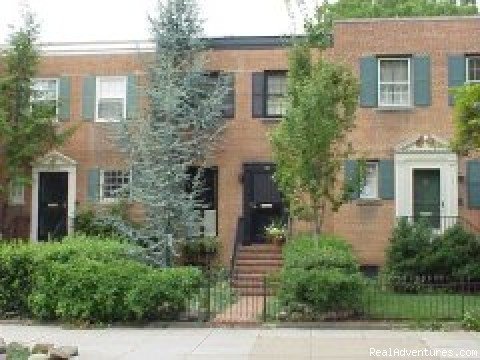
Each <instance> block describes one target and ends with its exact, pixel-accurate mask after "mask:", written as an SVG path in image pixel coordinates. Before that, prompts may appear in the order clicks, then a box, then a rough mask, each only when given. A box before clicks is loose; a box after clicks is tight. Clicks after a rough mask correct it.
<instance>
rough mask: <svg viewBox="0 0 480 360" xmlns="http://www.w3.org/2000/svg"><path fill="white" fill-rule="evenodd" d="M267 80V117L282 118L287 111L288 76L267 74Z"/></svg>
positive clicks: (279, 73) (284, 74)
mask: <svg viewBox="0 0 480 360" xmlns="http://www.w3.org/2000/svg"><path fill="white" fill-rule="evenodd" d="M265 79H266V94H265V95H266V96H265V98H266V115H267V117H282V116H283V115H285V111H286V109H287V97H286V95H287V74H286V72H284V71H282V72H267V73H266V75H265Z"/></svg>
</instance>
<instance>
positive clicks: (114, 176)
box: [102, 170, 130, 199]
mask: <svg viewBox="0 0 480 360" xmlns="http://www.w3.org/2000/svg"><path fill="white" fill-rule="evenodd" d="M129 182H130V171H124V170H107V171H103V185H102V186H103V188H102V193H103V198H104V199H114V198H116V197H117V196H118V193H119V191H120V190H121V189H122V188H123V187H124V186H125V185H127V184H128V183H129Z"/></svg>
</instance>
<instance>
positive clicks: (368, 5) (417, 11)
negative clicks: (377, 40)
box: [288, 0, 478, 48]
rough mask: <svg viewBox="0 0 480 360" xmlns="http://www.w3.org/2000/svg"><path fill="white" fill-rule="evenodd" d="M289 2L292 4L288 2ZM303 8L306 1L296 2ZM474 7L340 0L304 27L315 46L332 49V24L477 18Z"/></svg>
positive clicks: (446, 1) (423, 0)
mask: <svg viewBox="0 0 480 360" xmlns="http://www.w3.org/2000/svg"><path fill="white" fill-rule="evenodd" d="M288 2H290V1H288ZM296 2H297V4H300V5H302V4H303V3H304V2H305V0H297V1H296ZM477 12H478V10H477V8H476V7H475V6H474V5H457V4H456V3H455V2H452V1H450V0H375V1H372V0H337V1H335V2H333V1H325V2H323V4H322V5H320V6H318V8H317V11H316V13H315V16H314V18H313V19H309V20H307V21H306V23H305V29H306V33H307V35H308V37H309V41H310V43H311V44H312V45H315V46H318V47H320V48H325V47H329V46H330V45H331V39H332V38H331V35H332V28H333V22H334V21H335V20H341V19H354V18H395V17H418V16H456V15H474V14H477Z"/></svg>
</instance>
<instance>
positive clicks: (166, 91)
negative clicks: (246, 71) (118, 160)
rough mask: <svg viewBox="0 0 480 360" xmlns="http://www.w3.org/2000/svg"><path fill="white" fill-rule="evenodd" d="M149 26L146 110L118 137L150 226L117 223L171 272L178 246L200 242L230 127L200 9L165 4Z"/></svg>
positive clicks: (223, 84) (222, 82) (222, 80)
mask: <svg viewBox="0 0 480 360" xmlns="http://www.w3.org/2000/svg"><path fill="white" fill-rule="evenodd" d="M149 20H150V23H151V28H152V34H153V38H154V41H155V45H156V48H155V53H154V56H153V59H152V62H151V63H150V64H149V67H148V71H147V75H148V76H147V84H146V86H145V89H144V94H145V95H146V96H145V97H146V99H147V100H148V101H147V105H146V107H145V109H144V110H142V111H139V112H138V114H137V115H136V116H133V117H130V118H127V119H126V120H125V121H124V122H122V126H121V131H120V140H121V141H120V144H121V147H122V149H123V150H124V151H125V152H126V153H127V154H128V159H129V161H130V165H131V168H132V181H131V183H130V185H129V186H128V189H126V190H127V191H125V194H126V195H127V193H128V197H129V198H130V199H131V201H133V202H134V203H138V204H141V206H142V208H143V210H144V214H145V221H144V222H142V225H141V226H139V227H132V226H130V225H129V224H128V223H127V222H124V221H120V220H119V219H117V221H116V223H117V227H118V228H119V230H120V231H121V232H122V233H123V234H126V235H127V236H128V237H130V238H132V239H133V240H134V241H136V242H137V243H140V244H141V245H143V246H144V247H145V248H146V249H147V253H148V255H149V257H150V259H151V260H154V261H155V262H156V263H159V264H167V263H168V254H169V253H170V252H171V251H172V249H173V248H174V244H175V243H176V242H179V241H194V239H195V238H196V237H198V236H199V235H200V230H201V223H202V214H201V208H202V203H201V201H200V200H199V199H200V195H201V193H202V192H203V189H204V183H203V179H202V173H203V172H202V168H204V167H205V164H206V161H207V158H208V157H209V155H211V154H212V152H213V151H214V150H215V148H216V146H217V145H218V143H219V140H220V138H221V135H222V132H223V130H224V127H225V120H224V118H223V116H222V109H223V104H224V99H225V97H226V95H227V92H228V85H227V84H228V80H227V77H226V76H218V77H213V76H210V75H209V74H208V72H207V71H206V63H207V52H206V50H207V48H206V44H205V42H204V37H203V30H202V22H201V20H200V18H199V12H198V7H197V4H196V1H194V0H167V1H164V2H163V4H162V3H160V2H159V4H158V13H157V14H156V16H154V17H150V18H149ZM192 166H195V167H198V168H199V169H200V170H199V171H198V172H197V174H196V175H195V176H194V177H193V178H192V177H191V175H189V174H188V169H189V167H192ZM187 184H188V186H187Z"/></svg>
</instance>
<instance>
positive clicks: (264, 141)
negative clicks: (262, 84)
mask: <svg viewBox="0 0 480 360" xmlns="http://www.w3.org/2000/svg"><path fill="white" fill-rule="evenodd" d="M479 38H480V18H478V17H473V18H436V19H409V20H401V19H397V20H359V21H355V20H352V21H342V22H338V23H336V25H335V30H334V47H333V48H332V49H329V50H328V51H327V52H326V54H325V56H326V57H328V58H330V59H331V60H334V61H337V62H341V63H344V64H346V65H347V66H349V67H351V68H352V69H353V70H354V72H355V73H357V74H358V73H359V59H360V58H361V57H362V56H366V55H374V56H379V55H387V56H388V55H410V54H428V55H429V56H430V61H431V93H432V101H431V105H430V106H426V107H413V108H411V109H408V110H402V111H381V110H378V109H372V108H359V109H358V112H357V127H356V129H355V130H354V132H353V133H352V134H351V141H352V142H353V144H354V146H355V148H356V150H357V151H358V153H359V154H361V155H362V156H365V157H366V158H368V159H385V158H388V159H393V155H394V149H395V147H396V146H397V145H398V144H400V143H402V142H405V141H407V140H409V139H413V138H415V137H418V136H420V135H424V134H428V135H434V136H437V137H439V138H442V139H444V140H449V139H450V138H451V136H452V131H453V129H452V107H450V106H448V101H447V97H448V94H447V89H448V88H447V56H448V55H449V54H455V53H462V54H471V53H480V43H479V42H478V39H479ZM254 45H255V44H251V46H232V47H230V48H228V47H224V48H219V49H215V48H214V49H212V50H210V51H209V58H210V62H209V65H208V67H209V68H210V69H212V70H223V71H227V72H232V73H234V74H235V94H236V99H235V117H234V118H233V119H229V120H228V127H227V130H226V133H225V136H224V140H223V142H222V144H221V146H220V147H219V149H218V151H217V152H216V154H215V155H214V156H213V157H212V159H211V165H215V166H217V167H218V171H219V172H218V235H219V237H220V239H221V242H222V244H223V248H222V254H221V259H222V261H223V262H224V263H225V264H227V263H228V259H229V257H230V254H231V252H232V245H233V240H234V236H235V228H236V222H237V219H238V217H239V216H241V214H242V206H243V205H242V202H243V185H242V183H241V175H242V165H243V164H244V163H247V162H269V161H271V149H270V146H269V142H268V131H269V130H270V129H271V128H272V127H273V126H275V123H276V121H275V120H272V119H258V118H253V117H252V73H253V72H258V71H264V70H286V69H287V67H288V66H287V65H288V64H287V62H288V59H287V50H286V48H284V47H282V46H276V47H275V46H263V47H262V46H254ZM146 56H148V55H146V54H141V55H139V54H91V55H65V54H64V55H58V54H57V55H55V56H53V55H48V54H47V55H45V56H44V57H43V58H42V62H41V66H40V75H39V77H59V76H68V77H70V79H71V96H70V101H71V105H70V110H71V118H70V120H69V121H68V122H65V123H61V124H59V126H62V127H63V126H72V125H73V126H76V127H77V130H76V131H75V133H74V135H73V136H72V138H71V139H70V140H69V142H68V143H67V144H66V145H65V146H64V147H63V148H62V149H59V151H60V152H61V153H63V154H65V155H66V156H68V157H70V158H72V159H74V160H75V161H77V182H76V184H77V187H76V192H77V193H76V203H77V209H78V208H81V207H82V206H84V204H85V203H86V202H87V195H86V193H87V174H88V170H89V169H91V168H94V167H100V168H103V167H107V168H108V167H110V168H111V167H112V166H113V164H115V163H119V164H121V163H122V159H121V156H120V155H119V154H118V152H117V151H116V150H115V148H114V147H112V145H111V144H110V143H109V141H108V140H107V135H106V132H105V127H108V124H99V123H95V122H91V121H90V122H87V121H84V120H83V119H82V111H81V107H82V79H83V78H84V77H85V76H87V75H127V74H131V73H137V74H142V73H143V71H144V70H143V64H144V60H145V57H146ZM464 166H465V165H464V163H463V162H461V163H460V166H459V168H460V172H463V171H464V170H463V168H464ZM29 193H30V191H26V195H27V196H26V203H25V206H24V208H23V209H24V212H25V213H26V214H29V212H30V208H31V204H30V195H29ZM459 196H460V197H461V198H464V197H465V189H464V185H463V184H460V190H459ZM464 203H465V201H464ZM459 211H460V215H461V216H465V217H468V218H469V219H470V220H471V221H472V222H477V223H478V224H479V225H480V220H478V217H479V216H478V214H477V213H476V212H475V211H471V210H467V209H466V207H465V206H460V208H459ZM394 221H395V202H394V200H378V201H371V202H365V201H353V202H352V203H349V204H347V205H345V206H344V207H343V208H342V209H341V210H340V211H339V212H338V213H337V214H332V215H331V216H330V217H329V218H328V219H327V220H326V228H327V230H328V231H333V232H335V233H337V234H340V235H343V236H345V237H346V238H347V239H348V241H349V242H351V243H352V244H353V246H354V248H355V250H356V252H357V254H358V255H359V257H360V260H361V262H362V263H363V264H370V265H378V264H382V263H383V261H384V250H385V246H386V245H387V243H388V237H389V234H390V231H391V228H392V225H393V224H394ZM26 233H28V231H27V232H26Z"/></svg>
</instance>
